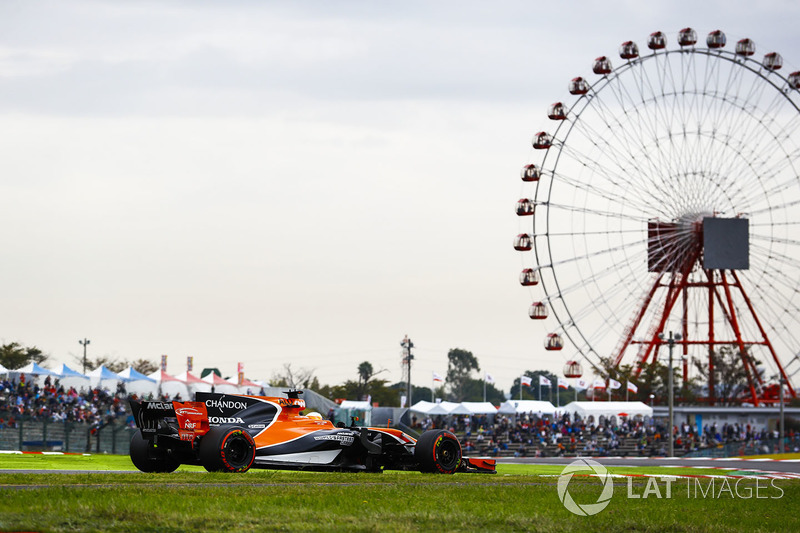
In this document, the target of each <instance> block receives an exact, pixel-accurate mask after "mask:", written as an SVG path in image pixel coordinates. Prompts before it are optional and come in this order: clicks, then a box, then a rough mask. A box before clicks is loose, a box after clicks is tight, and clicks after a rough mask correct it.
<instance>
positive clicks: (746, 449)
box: [684, 436, 800, 457]
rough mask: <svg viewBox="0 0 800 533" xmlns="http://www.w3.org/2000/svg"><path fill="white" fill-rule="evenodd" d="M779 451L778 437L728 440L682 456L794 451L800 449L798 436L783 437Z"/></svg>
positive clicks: (743, 454)
mask: <svg viewBox="0 0 800 533" xmlns="http://www.w3.org/2000/svg"><path fill="white" fill-rule="evenodd" d="M783 442H784V445H783V452H781V446H780V440H779V439H765V440H749V441H739V442H728V443H727V444H720V445H719V446H715V447H713V448H703V449H700V450H694V451H691V452H688V453H687V454H686V455H684V457H740V456H745V455H766V454H775V453H794V452H797V451H798V450H800V436H795V437H794V438H789V437H786V438H784V439H783Z"/></svg>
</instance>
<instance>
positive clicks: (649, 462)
mask: <svg viewBox="0 0 800 533" xmlns="http://www.w3.org/2000/svg"><path fill="white" fill-rule="evenodd" d="M578 459H579V458H578V457H520V458H513V457H507V458H506V457H504V458H502V459H500V460H498V463H501V464H546V465H564V466H566V465H568V464H570V463H571V462H573V461H576V460H578ZM586 459H591V460H593V461H597V462H598V463H600V464H602V465H604V466H679V467H688V468H691V467H696V468H725V469H735V470H742V471H767V472H783V473H788V474H800V459H790V460H772V459H736V458H722V459H709V458H699V457H697V458H686V459H684V458H677V457H675V458H670V457H587V458H586ZM89 472H96V473H103V474H131V473H133V472H132V471H130V470H128V471H121V470H103V471H98V470H10V469H0V473H2V474H84V473H89Z"/></svg>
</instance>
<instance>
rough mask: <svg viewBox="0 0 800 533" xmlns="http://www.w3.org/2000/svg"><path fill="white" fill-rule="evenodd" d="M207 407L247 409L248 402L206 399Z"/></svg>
mask: <svg viewBox="0 0 800 533" xmlns="http://www.w3.org/2000/svg"><path fill="white" fill-rule="evenodd" d="M206 407H214V408H216V409H239V410H240V411H241V410H242V409H247V402H241V401H237V400H206Z"/></svg>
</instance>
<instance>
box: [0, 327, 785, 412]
mask: <svg viewBox="0 0 800 533" xmlns="http://www.w3.org/2000/svg"><path fill="white" fill-rule="evenodd" d="M713 357H714V374H713V376H711V377H713V379H714V383H715V397H716V399H717V404H718V405H725V404H734V403H737V399H738V398H740V397H741V396H742V395H743V393H744V392H746V390H747V387H748V379H747V373H746V371H745V369H744V365H743V364H742V358H743V356H742V354H740V353H739V352H738V351H737V350H735V349H733V348H731V347H729V346H722V347H720V348H719V350H717V351H715V352H714V354H713ZM744 357H747V358H748V361H749V364H750V366H751V368H755V369H757V371H758V372H759V373H761V374H762V375H763V373H764V370H763V368H762V364H761V362H760V361H757V360H755V359H754V358H753V357H752V356H750V355H749V354H745V355H744ZM49 359H50V356H49V355H48V354H46V353H45V352H43V351H42V350H41V349H39V348H38V347H36V346H23V345H22V344H20V343H18V342H12V343H8V344H3V345H0V365H2V366H3V367H5V368H7V369H9V370H13V369H16V368H20V367H23V366H25V365H27V364H29V363H31V362H35V363H37V364H40V365H41V364H45V363H47V361H48V360H49ZM73 359H74V361H75V363H74V365H73V368H75V369H76V370H79V371H82V370H83V365H84V360H83V357H81V356H73ZM85 363H86V371H87V372H90V371H92V370H94V369H96V368H98V367H99V366H101V365H104V366H105V367H106V368H108V369H109V370H111V371H112V372H121V371H122V370H124V369H126V368H128V367H129V366H131V367H133V368H134V369H135V370H137V371H139V372H141V373H143V374H151V373H153V372H155V371H156V370H158V369H159V367H160V366H159V364H158V363H157V362H156V361H154V360H150V359H146V358H139V359H136V360H133V361H128V360H125V359H121V358H115V357H111V356H108V355H102V356H95V357H91V358H87V359H86V361H85ZM692 365H693V367H694V369H695V372H694V373H695V377H693V378H692V379H690V380H688V381H683V379H682V373H681V368H680V365H676V366H675V367H674V368H673V383H674V384H675V395H676V398H677V399H678V402H679V403H682V404H693V403H697V402H698V401H699V399H700V398H702V397H704V396H707V394H708V389H707V384H708V380H709V377H710V376H709V373H708V366H707V365H706V364H705V362H702V361H699V360H696V359H695V360H693V361H692ZM592 370H593V373H594V374H595V375H597V376H599V378H600V379H602V380H604V381H606V382H607V381H608V380H609V379H613V380H616V381H618V382H620V383H621V384H622V387H621V388H620V389H617V390H616V391H611V392H612V398H613V399H617V400H619V399H625V398H626V397H627V398H629V399H630V400H641V401H644V402H647V403H650V402H651V400H655V402H656V403H659V404H663V403H664V402H665V401H666V400H665V398H666V397H667V383H668V378H669V374H668V369H667V365H664V364H662V363H660V362H659V361H655V362H653V363H650V364H647V365H645V366H644V367H643V369H642V371H641V372H640V373H639V374H638V375H637V374H636V372H635V371H634V368H633V367H632V366H631V365H622V366H619V367H618V366H616V365H614V363H613V361H612V359H611V358H607V359H601V360H600V364H598V365H595V366H594V367H593V369H592ZM480 371H481V368H480V363H479V361H478V358H477V357H475V355H473V353H472V352H470V351H468V350H464V349H461V348H453V349H451V350H449V351H448V353H447V374H446V380H445V381H444V382H443V383H442V384H441V386H439V387H435V388H433V389H432V388H431V387H426V386H416V385H412V399H413V400H414V401H419V400H431V399H432V398H433V399H435V398H440V399H442V400H447V401H453V402H464V401H472V402H479V401H483V398H484V388H485V394H486V401H488V402H491V403H493V404H495V405H497V404H499V403H502V402H503V401H505V400H506V399H507V398H511V399H515V400H518V399H523V400H539V399H541V400H549V401H553V403H555V398H556V391H555V387H558V378H557V376H556V375H555V374H553V373H552V372H549V371H547V370H526V371H525V372H523V373H522V376H526V377H529V378H531V385H530V386H525V385H523V384H522V383H521V378H516V379H515V380H514V382H513V384H512V386H511V388H510V390H509V391H508V395H506V393H505V392H504V391H503V390H501V389H498V388H497V387H496V386H495V384H494V383H488V382H486V381H485V379H484V376H481V375H480V374H479V373H480ZM383 372H385V369H380V370H379V369H376V368H375V367H374V366H373V365H372V363H370V362H369V361H363V362H362V363H360V364H359V365H358V367H357V368H356V371H355V375H354V379H350V380H346V381H345V382H344V383H340V384H335V385H328V384H323V383H321V382H320V380H319V378H318V377H317V376H315V374H314V370H313V369H311V370H309V369H306V368H294V367H293V366H292V364H291V363H287V364H284V365H283V368H282V370H280V371H278V372H276V373H275V374H274V375H273V376H272V379H271V380H270V385H272V386H274V387H292V388H305V389H312V390H314V391H316V392H318V393H319V394H321V395H323V396H325V397H328V398H331V399H338V398H342V399H350V400H352V399H367V398H370V399H371V401H372V402H375V403H378V404H379V405H384V406H391V405H399V401H400V397H401V395H404V394H405V393H406V390H407V384H406V383H405V382H404V381H399V382H395V383H390V382H389V380H387V379H382V378H381V376H380V374H381V373H383ZM540 377H544V378H546V379H547V380H549V382H550V386H549V387H539V378H540ZM590 381H591V380H590ZM627 382H632V383H635V384H636V387H637V389H638V390H637V392H636V393H630V394H626V384H627ZM594 393H595V391H593V390H592V389H591V383H590V384H589V389H586V390H580V389H579V390H576V389H575V388H574V387H573V383H572V382H570V385H569V388H568V389H566V390H561V391H559V394H558V396H559V398H560V400H561V401H560V402H559V403H560V404H562V405H563V404H565V403H567V402H569V401H572V400H574V399H576V398H577V399H578V400H588V399H591V397H592V395H593V394H594ZM597 394H598V395H599V396H598V397H599V399H601V400H605V399H608V393H607V391H602V392H598V393H597ZM651 395H652V396H651ZM791 404H792V405H794V404H798V405H800V401H798V400H794V401H793V402H792V403H791Z"/></svg>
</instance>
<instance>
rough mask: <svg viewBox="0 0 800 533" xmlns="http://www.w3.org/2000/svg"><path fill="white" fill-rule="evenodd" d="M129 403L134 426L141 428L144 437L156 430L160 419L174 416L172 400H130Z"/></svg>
mask: <svg viewBox="0 0 800 533" xmlns="http://www.w3.org/2000/svg"><path fill="white" fill-rule="evenodd" d="M130 404H131V411H132V412H133V420H134V422H136V427H138V428H139V429H141V430H142V435H143V436H145V437H146V436H147V435H148V434H155V433H157V432H158V428H159V425H160V421H161V420H164V419H166V418H175V407H174V406H173V405H172V402H147V401H139V400H130Z"/></svg>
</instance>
